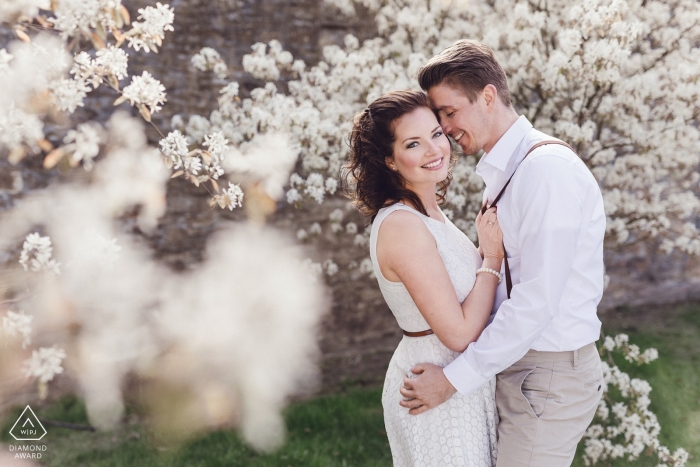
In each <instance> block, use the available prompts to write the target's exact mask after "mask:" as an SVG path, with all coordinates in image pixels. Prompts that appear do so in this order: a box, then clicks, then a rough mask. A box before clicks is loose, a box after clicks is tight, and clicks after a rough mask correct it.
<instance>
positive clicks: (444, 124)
mask: <svg viewBox="0 0 700 467" xmlns="http://www.w3.org/2000/svg"><path fill="white" fill-rule="evenodd" d="M440 126H442V131H443V133H445V134H446V135H449V134H450V132H451V131H452V125H450V124H449V123H448V122H447V119H446V118H443V119H441V120H440Z"/></svg>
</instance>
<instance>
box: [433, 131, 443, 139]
mask: <svg viewBox="0 0 700 467" xmlns="http://www.w3.org/2000/svg"><path fill="white" fill-rule="evenodd" d="M442 135H443V133H442V131H436V132H435V134H434V135H433V138H439V137H440V136H442Z"/></svg>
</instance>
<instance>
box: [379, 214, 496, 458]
mask: <svg viewBox="0 0 700 467" xmlns="http://www.w3.org/2000/svg"><path fill="white" fill-rule="evenodd" d="M397 210H406V211H409V212H412V213H414V214H416V215H417V216H419V217H420V218H421V219H422V220H423V222H424V223H425V225H426V226H427V227H428V230H430V232H431V233H432V234H433V236H434V237H435V242H436V244H437V248H438V252H439V253H440V256H441V257H442V260H443V261H444V262H445V266H446V267H447V272H448V273H449V276H450V280H451V281H452V285H453V286H454V288H455V291H456V293H457V299H458V300H459V302H460V303H461V302H462V301H464V299H465V298H466V297H467V295H468V294H469V292H470V291H471V289H472V287H473V286H474V282H475V281H476V270H477V269H478V268H479V267H480V266H481V263H482V260H481V256H480V255H479V252H478V251H477V249H476V247H475V246H474V244H473V243H472V242H471V241H470V240H469V239H468V238H467V236H466V235H464V233H462V232H461V231H460V230H459V229H458V228H457V227H455V226H454V224H452V222H450V220H449V219H448V218H447V217H446V216H444V215H443V218H444V219H445V223H444V224H443V223H442V222H440V221H438V220H435V219H433V218H431V217H428V216H425V215H423V214H421V213H420V212H418V211H416V210H415V209H412V208H410V207H409V206H406V205H404V204H394V205H391V206H388V207H386V208H383V209H381V210H380V211H379V213H378V214H377V216H376V218H375V219H374V222H373V223H372V230H371V234H370V257H371V259H372V265H373V266H374V274H375V275H376V276H377V280H378V281H379V288H380V289H381V291H382V295H383V296H384V300H386V303H387V305H388V306H389V308H390V309H391V311H392V313H393V314H394V317H395V318H396V321H397V322H398V325H399V327H401V329H403V330H405V331H409V332H417V331H425V330H426V329H429V328H430V326H429V325H428V323H427V322H426V321H425V319H423V316H422V315H421V313H420V311H419V310H418V307H417V306H416V304H415V303H414V302H413V299H412V298H411V296H410V295H409V293H408V291H407V290H406V287H404V285H403V283H401V282H391V281H389V280H387V279H386V278H385V277H384V276H382V273H381V271H380V269H379V265H378V263H377V234H378V232H379V226H380V225H381V223H382V221H383V220H384V219H386V217H387V216H388V215H389V214H391V213H392V212H394V211H397ZM426 280H427V281H430V278H427V277H426ZM457 356H459V352H454V351H452V350H450V349H448V348H447V347H445V346H444V345H443V344H442V343H441V342H440V341H439V340H438V338H437V336H436V335H435V334H431V335H428V336H424V337H407V336H404V338H403V339H402V340H401V342H400V343H399V346H398V347H397V348H396V351H395V352H394V356H393V357H392V359H391V362H390V363H389V369H388V370H387V374H386V379H385V381H384V390H383V393H382V405H383V407H384V425H385V426H386V432H387V436H388V438H389V445H390V447H391V455H392V457H393V461H394V467H405V466H413V467H424V466H435V467H492V466H495V465H496V433H497V429H498V412H497V411H496V403H495V392H496V379H495V378H493V379H491V380H490V381H489V382H488V383H486V384H484V385H483V386H482V387H481V388H479V389H478V390H477V391H476V392H474V393H473V394H470V395H469V396H464V395H462V394H460V393H456V394H455V395H454V396H452V398H451V399H450V400H448V401H447V402H445V403H444V404H442V405H440V406H438V407H436V408H434V409H432V410H428V411H427V412H424V413H422V414H420V415H409V414H408V409H406V408H404V407H401V406H400V405H399V401H400V400H401V399H402V398H403V396H401V394H400V393H399V388H400V387H401V385H402V384H403V378H404V377H405V376H409V377H413V374H412V373H411V368H412V367H413V366H415V365H416V364H418V363H432V364H435V365H438V366H441V367H444V366H446V365H447V364H448V363H449V362H451V361H452V360H454V359H455V358H456V357H457Z"/></svg>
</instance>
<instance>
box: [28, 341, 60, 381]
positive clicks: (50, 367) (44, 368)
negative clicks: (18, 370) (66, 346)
mask: <svg viewBox="0 0 700 467" xmlns="http://www.w3.org/2000/svg"><path fill="white" fill-rule="evenodd" d="M64 358H66V352H65V351H64V350H63V349H61V348H59V347H56V346H55V345H54V346H52V347H41V348H39V350H34V351H33V352H32V356H31V358H29V359H28V360H27V361H26V362H25V363H24V368H23V371H24V374H25V375H26V376H27V377H29V378H38V379H39V381H41V382H44V383H48V382H49V381H51V380H52V379H53V377H54V376H55V375H59V374H61V373H63V367H62V366H61V363H62V362H63V359H64Z"/></svg>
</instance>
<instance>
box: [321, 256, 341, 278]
mask: <svg viewBox="0 0 700 467" xmlns="http://www.w3.org/2000/svg"><path fill="white" fill-rule="evenodd" d="M323 270H324V271H326V274H328V275H329V276H334V275H335V274H336V273H337V272H338V265H337V264H335V262H334V261H333V260H332V259H327V260H325V261H324V262H323Z"/></svg>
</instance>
